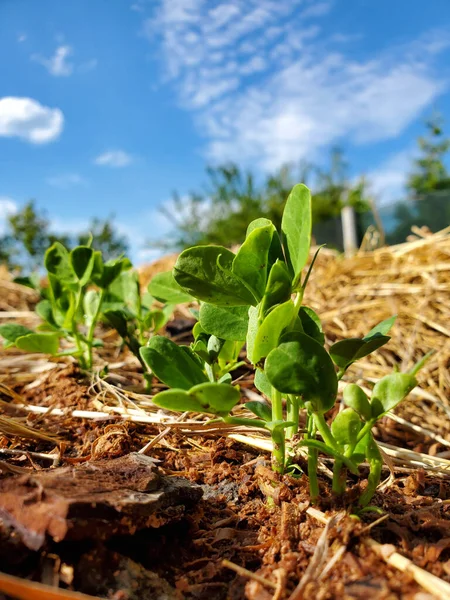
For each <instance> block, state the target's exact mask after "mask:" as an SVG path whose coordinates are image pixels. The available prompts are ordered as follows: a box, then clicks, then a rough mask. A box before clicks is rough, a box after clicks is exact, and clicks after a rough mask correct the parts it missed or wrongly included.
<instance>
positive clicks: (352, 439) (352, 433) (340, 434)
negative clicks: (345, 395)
mask: <svg viewBox="0 0 450 600" xmlns="http://www.w3.org/2000/svg"><path fill="white" fill-rule="evenodd" d="M361 427H362V423H361V419H360V418H359V416H358V414H357V413H356V412H355V411H354V410H353V408H346V409H344V410H343V411H341V412H339V413H338V414H337V415H336V416H335V417H334V419H333V422H332V423H331V433H332V434H333V436H334V439H335V440H336V441H337V443H338V444H339V445H340V446H343V447H344V448H345V447H347V446H350V447H354V446H355V445H356V439H357V437H358V433H359V432H360V431H361Z"/></svg>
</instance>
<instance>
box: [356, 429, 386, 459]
mask: <svg viewBox="0 0 450 600" xmlns="http://www.w3.org/2000/svg"><path fill="white" fill-rule="evenodd" d="M352 459H353V460H354V461H355V462H357V463H362V462H363V461H365V460H366V459H368V460H369V461H371V460H381V453H380V450H379V448H378V445H377V443H376V441H375V440H374V439H373V435H372V433H371V432H370V431H368V432H367V433H366V435H365V436H364V437H363V438H362V439H361V440H360V441H359V442H358V443H357V445H356V447H355V449H354V450H353V454H352Z"/></svg>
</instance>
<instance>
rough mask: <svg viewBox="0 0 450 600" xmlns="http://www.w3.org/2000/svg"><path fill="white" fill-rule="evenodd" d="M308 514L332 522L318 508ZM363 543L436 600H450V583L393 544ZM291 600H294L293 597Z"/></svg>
mask: <svg viewBox="0 0 450 600" xmlns="http://www.w3.org/2000/svg"><path fill="white" fill-rule="evenodd" d="M306 512H307V513H308V514H309V515H310V516H311V517H313V518H314V519H317V520H318V521H320V522H321V523H325V524H328V523H329V522H330V519H329V518H328V517H327V516H326V515H324V514H323V513H322V512H321V511H320V510H317V509H316V508H308V509H307V510H306ZM332 518H333V517H332ZM361 541H362V542H363V543H364V544H365V545H366V546H367V547H368V548H370V549H371V550H373V551H374V552H376V554H378V556H379V557H380V558H382V559H383V560H384V561H385V562H386V563H387V564H388V565H390V566H392V567H394V568H396V569H398V570H399V571H402V572H403V573H409V574H411V575H412V577H413V578H414V580H415V581H416V583H418V584H419V585H420V586H422V587H423V589H424V590H426V591H427V592H429V593H430V594H432V595H433V596H434V597H435V598H439V599H440V600H450V583H447V582H446V581H444V580H442V579H440V578H439V577H436V575H432V574H431V573H428V572H427V571H424V570H423V569H421V568H420V567H418V566H417V565H415V564H414V563H413V562H412V561H411V560H409V558H406V557H405V556H403V555H402V554H399V553H398V552H397V551H396V549H395V546H393V545H391V544H379V543H378V542H376V541H375V540H374V539H372V538H370V537H367V538H362V539H361ZM289 600H292V597H291V598H290V599H289Z"/></svg>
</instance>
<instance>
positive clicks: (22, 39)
mask: <svg viewBox="0 0 450 600" xmlns="http://www.w3.org/2000/svg"><path fill="white" fill-rule="evenodd" d="M27 38H28V36H27V34H26V33H19V34H18V36H17V41H18V43H19V44H22V43H23V42H26V41H27Z"/></svg>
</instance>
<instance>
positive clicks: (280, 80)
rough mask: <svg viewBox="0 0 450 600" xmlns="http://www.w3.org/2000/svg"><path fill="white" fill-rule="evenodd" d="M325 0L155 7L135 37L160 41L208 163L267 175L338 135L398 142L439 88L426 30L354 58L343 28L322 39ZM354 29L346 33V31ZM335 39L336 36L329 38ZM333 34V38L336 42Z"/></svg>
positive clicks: (193, 1)
mask: <svg viewBox="0 0 450 600" xmlns="http://www.w3.org/2000/svg"><path fill="white" fill-rule="evenodd" d="M332 8H333V4H332V3H331V2H316V3H308V4H305V2H304V1H303V0H291V1H290V2H278V1H276V0H245V1H244V0H233V1H231V0H222V1H219V2H218V3H215V4H214V6H213V7H211V8H210V4H209V3H205V2H204V1H202V0H155V3H154V11H153V14H152V16H151V17H150V18H149V19H147V20H145V22H144V30H145V33H146V35H147V36H148V38H149V39H150V40H151V41H152V43H156V44H160V45H161V47H162V52H160V53H159V55H160V56H162V57H163V63H162V68H163V72H164V78H165V79H166V82H167V83H168V84H169V85H173V86H175V88H176V90H177V93H178V97H179V101H180V103H181V105H182V106H183V107H184V108H185V109H187V110H189V111H192V113H193V115H194V117H195V121H196V123H197V126H198V128H199V130H200V132H201V133H202V134H203V136H204V137H205V139H206V140H207V148H206V154H207V156H208V158H209V159H210V160H211V159H212V160H215V161H224V160H230V159H233V160H236V161H241V162H243V163H247V164H252V165H258V166H260V167H261V168H263V169H273V168H274V167H277V166H279V165H280V164H281V163H283V162H285V161H296V160H299V159H301V158H305V157H308V158H311V157H312V156H314V155H317V154H318V152H319V151H320V150H321V149H322V148H324V147H326V146H328V145H330V144H335V143H338V142H339V141H340V140H341V139H344V138H345V139H346V141H347V142H350V143H353V144H356V145H359V144H366V143H371V142H375V141H379V140H385V139H389V138H392V137H395V136H397V135H399V134H400V133H401V132H402V131H403V130H404V129H405V127H407V126H408V125H409V124H410V123H411V122H412V121H413V120H414V119H415V118H417V116H418V114H420V112H421V111H422V110H423V109H424V108H425V107H426V106H428V105H429V104H430V103H431V102H432V101H433V100H434V99H435V98H436V97H437V96H438V95H439V94H440V93H441V92H442V91H443V90H444V89H445V87H446V85H447V82H446V81H445V80H444V78H443V77H442V76H441V75H440V74H439V73H437V72H436V70H435V68H434V60H435V58H436V56H437V55H438V54H439V53H440V52H443V51H444V50H445V49H446V48H447V44H446V43H445V40H444V36H443V35H441V34H439V33H438V32H433V33H432V34H430V35H429V36H426V37H424V38H422V39H419V40H415V41H412V42H411V43H410V44H408V45H403V46H402V47H398V48H395V47H391V48H390V49H389V53H379V54H377V55H372V56H370V57H368V58H364V59H360V60H356V59H355V58H354V57H353V56H351V55H350V54H346V53H345V52H344V51H343V48H344V49H345V44H344V45H343V44H342V41H343V40H347V39H348V35H347V32H340V31H334V32H333V31H331V33H329V34H327V36H324V34H323V31H322V26H323V22H322V19H323V17H324V15H326V14H327V13H328V12H329V11H331V10H332ZM352 33H353V32H352ZM333 36H334V39H333ZM336 36H337V37H336Z"/></svg>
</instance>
